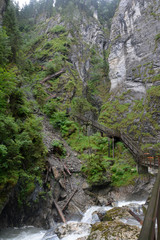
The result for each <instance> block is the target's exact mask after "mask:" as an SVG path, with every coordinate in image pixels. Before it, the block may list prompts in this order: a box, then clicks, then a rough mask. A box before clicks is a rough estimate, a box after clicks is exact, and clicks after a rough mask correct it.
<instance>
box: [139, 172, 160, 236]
mask: <svg viewBox="0 0 160 240" xmlns="http://www.w3.org/2000/svg"><path fill="white" fill-rule="evenodd" d="M156 225H157V226H156ZM138 240H160V168H159V171H158V175H157V179H156V181H155V184H154V187H153V190H152V195H151V199H150V202H149V205H148V209H147V212H146V216H145V219H144V222H143V226H142V229H141V232H140V235H139V238H138Z"/></svg>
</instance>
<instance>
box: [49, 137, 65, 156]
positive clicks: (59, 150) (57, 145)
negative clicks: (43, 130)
mask: <svg viewBox="0 0 160 240" xmlns="http://www.w3.org/2000/svg"><path fill="white" fill-rule="evenodd" d="M52 147H53V153H54V154H58V155H60V156H65V155H66V149H65V148H64V146H63V143H62V142H61V141H59V140H53V142H52Z"/></svg>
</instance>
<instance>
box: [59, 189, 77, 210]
mask: <svg viewBox="0 0 160 240" xmlns="http://www.w3.org/2000/svg"><path fill="white" fill-rule="evenodd" d="M77 190H78V189H77V188H76V189H75V190H74V192H73V193H72V195H71V196H70V197H69V199H68V201H67V202H66V204H65V205H64V207H63V208H62V211H64V210H65V209H66V208H67V206H68V204H69V203H70V201H71V200H72V198H73V196H74V195H75V193H76V192H77Z"/></svg>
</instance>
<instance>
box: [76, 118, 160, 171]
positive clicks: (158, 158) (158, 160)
mask: <svg viewBox="0 0 160 240" xmlns="http://www.w3.org/2000/svg"><path fill="white" fill-rule="evenodd" d="M74 117H76V118H77V119H79V120H80V121H82V122H85V123H87V124H90V125H92V126H93V127H95V128H96V129H98V130H99V131H100V132H103V133H105V134H106V135H107V136H108V137H111V138H112V137H117V138H120V139H121V140H122V141H123V143H124V144H125V145H126V147H127V148H128V149H129V150H130V152H131V153H132V154H133V156H134V158H135V161H136V162H138V164H141V165H144V166H150V167H159V166H160V154H159V155H156V153H155V155H145V153H144V152H143V151H142V150H141V149H140V148H139V146H138V145H137V143H136V142H135V141H133V140H132V138H131V137H130V136H128V135H126V134H125V133H123V132H122V131H116V130H113V129H109V128H107V127H105V126H104V125H102V124H100V123H98V122H97V121H93V120H91V119H89V118H86V117H84V116H79V115H74ZM151 158H152V161H151Z"/></svg>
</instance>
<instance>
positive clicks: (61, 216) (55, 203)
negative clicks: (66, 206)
mask: <svg viewBox="0 0 160 240" xmlns="http://www.w3.org/2000/svg"><path fill="white" fill-rule="evenodd" d="M53 202H54V205H55V207H56V209H57V212H58V214H59V216H60V218H61V220H62V222H64V223H65V222H66V219H65V217H64V215H63V212H62V210H61V209H60V207H59V206H58V203H57V202H56V201H55V200H54V199H53Z"/></svg>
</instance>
